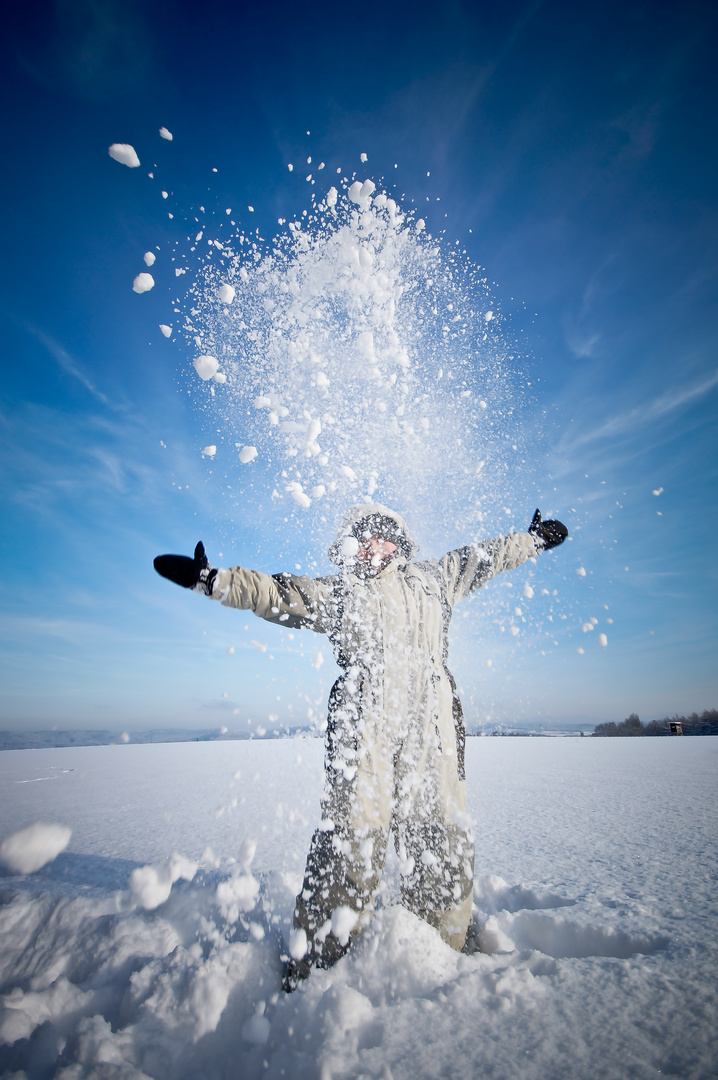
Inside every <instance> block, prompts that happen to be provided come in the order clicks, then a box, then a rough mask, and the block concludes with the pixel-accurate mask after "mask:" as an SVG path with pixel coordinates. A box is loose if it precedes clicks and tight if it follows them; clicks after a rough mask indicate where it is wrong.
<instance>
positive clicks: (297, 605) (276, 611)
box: [212, 566, 331, 634]
mask: <svg viewBox="0 0 718 1080" xmlns="http://www.w3.org/2000/svg"><path fill="white" fill-rule="evenodd" d="M330 596H331V589H330V588H329V587H328V586H327V584H326V583H325V582H324V581H323V580H322V579H318V580H317V579H314V578H310V577H297V576H296V575H294V574H290V573H283V574H274V575H271V576H270V575H269V574H263V573H262V572H261V571H260V570H246V569H245V568H244V567H243V566H232V567H231V568H230V569H229V570H224V569H221V570H218V571H217V576H216V578H215V581H214V586H213V588H212V599H213V600H219V602H220V603H221V604H224V606H225V607H234V608H240V609H241V610H243V611H253V612H254V614H255V615H258V616H259V618H260V619H266V620H267V622H273V623H279V624H280V625H281V626H288V627H291V628H292V629H295V630H301V629H304V628H305V627H307V628H308V629H310V630H315V631H316V632H317V633H319V634H324V633H326V631H327V602H328V600H329V598H330Z"/></svg>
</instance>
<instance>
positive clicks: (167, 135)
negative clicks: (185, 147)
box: [160, 127, 174, 142]
mask: <svg viewBox="0 0 718 1080" xmlns="http://www.w3.org/2000/svg"><path fill="white" fill-rule="evenodd" d="M160 135H161V136H162V138H163V139H167V141H168V142H172V140H173V138H174V135H173V134H172V132H171V131H168V130H167V128H166V127H161V128H160Z"/></svg>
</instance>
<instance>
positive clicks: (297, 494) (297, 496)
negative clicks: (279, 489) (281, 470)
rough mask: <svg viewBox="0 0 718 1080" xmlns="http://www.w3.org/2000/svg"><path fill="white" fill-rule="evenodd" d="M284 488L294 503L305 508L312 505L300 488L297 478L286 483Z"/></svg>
mask: <svg viewBox="0 0 718 1080" xmlns="http://www.w3.org/2000/svg"><path fill="white" fill-rule="evenodd" d="M286 490H287V491H288V492H289V493H290V495H291V496H292V498H293V499H294V501H295V502H296V503H298V504H299V505H300V506H301V507H303V508H304V509H305V510H306V509H307V508H308V507H309V506H311V505H312V500H311V499H310V498H309V496H308V495H307V494H306V492H305V491H303V490H302V485H301V484H300V483H299V481H298V480H293V481H292V482H291V484H287V488H286Z"/></svg>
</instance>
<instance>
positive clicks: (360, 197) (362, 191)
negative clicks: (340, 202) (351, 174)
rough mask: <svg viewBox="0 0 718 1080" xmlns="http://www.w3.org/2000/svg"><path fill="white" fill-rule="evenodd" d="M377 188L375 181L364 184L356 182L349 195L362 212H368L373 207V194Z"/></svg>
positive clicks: (348, 192) (367, 181)
mask: <svg viewBox="0 0 718 1080" xmlns="http://www.w3.org/2000/svg"><path fill="white" fill-rule="evenodd" d="M375 188H376V184H375V183H374V181H373V180H365V181H364V183H363V184H360V183H359V181H358V180H355V181H354V183H353V184H352V185H351V187H350V188H349V190H348V191H347V195H348V196H349V198H350V199H351V201H352V202H353V203H356V205H357V206H358V207H359V208H360V209H361V210H368V209H369V206H370V205H371V197H372V192H373V191H374V190H375Z"/></svg>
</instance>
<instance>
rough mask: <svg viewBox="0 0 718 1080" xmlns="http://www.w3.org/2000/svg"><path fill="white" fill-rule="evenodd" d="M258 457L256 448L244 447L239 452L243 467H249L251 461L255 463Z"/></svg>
mask: <svg viewBox="0 0 718 1080" xmlns="http://www.w3.org/2000/svg"><path fill="white" fill-rule="evenodd" d="M256 456H257V447H256V446H243V447H242V449H241V450H240V451H239V460H240V461H241V462H242V464H243V465H249V463H250V461H254V459H255V458H256Z"/></svg>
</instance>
